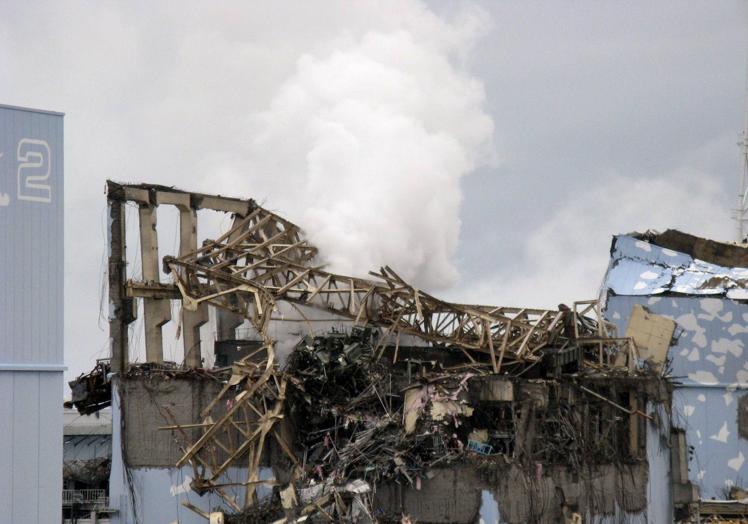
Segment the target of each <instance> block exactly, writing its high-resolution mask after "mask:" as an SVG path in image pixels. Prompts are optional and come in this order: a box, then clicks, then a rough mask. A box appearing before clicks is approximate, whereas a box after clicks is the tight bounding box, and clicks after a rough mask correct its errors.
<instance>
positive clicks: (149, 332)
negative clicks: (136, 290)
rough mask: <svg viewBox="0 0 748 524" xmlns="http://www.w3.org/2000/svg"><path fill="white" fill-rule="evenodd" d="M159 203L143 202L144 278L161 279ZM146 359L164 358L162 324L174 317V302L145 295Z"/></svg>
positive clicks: (141, 242)
mask: <svg viewBox="0 0 748 524" xmlns="http://www.w3.org/2000/svg"><path fill="white" fill-rule="evenodd" d="M156 209H157V208H156V206H154V205H151V204H140V209H139V215H140V253H141V261H142V266H143V281H144V282H146V283H150V282H159V267H160V264H159V259H158V234H157V232H156ZM143 311H144V314H145V358H146V362H162V361H163V360H164V347H163V338H162V336H161V326H163V325H164V324H166V323H167V322H168V321H170V320H171V301H170V300H169V299H162V298H144V299H143Z"/></svg>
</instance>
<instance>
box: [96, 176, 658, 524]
mask: <svg viewBox="0 0 748 524" xmlns="http://www.w3.org/2000/svg"><path fill="white" fill-rule="evenodd" d="M110 186H111V187H110V201H112V200H115V201H117V202H123V201H131V200H132V201H137V202H139V203H140V204H141V205H143V206H152V201H155V202H158V201H159V198H160V196H159V195H161V194H163V193H169V191H170V190H169V189H168V188H161V187H156V186H153V187H151V186H148V187H136V186H119V185H116V184H113V183H110ZM144 191H145V193H143V192H144ZM172 193H174V191H172ZM118 195H119V196H118ZM128 195H130V196H128ZM177 197H180V198H181V197H185V194H181V193H180V194H177V195H176V196H175V195H170V198H172V199H174V198H177ZM117 198H119V200H116V199H117ZM210 198H213V197H210V196H209V195H195V194H191V196H188V197H187V198H186V199H185V198H183V200H185V202H186V203H187V204H189V205H190V206H192V202H193V200H194V201H199V202H203V203H205V202H211V203H212V204H213V205H216V206H217V205H219V204H220V205H221V206H226V207H227V209H228V208H229V207H230V208H231V210H232V212H233V213H234V225H233V227H232V228H231V229H230V230H229V231H227V232H226V233H225V234H223V235H221V236H220V237H219V238H217V239H214V240H205V241H204V242H203V243H202V245H201V246H202V247H199V248H195V249H181V248H180V256H178V257H173V256H167V257H165V258H164V260H163V268H164V271H166V272H167V273H169V274H171V276H172V278H173V282H174V285H173V286H171V285H168V284H159V285H158V286H153V285H146V284H147V283H145V284H144V283H137V282H129V283H127V293H129V296H142V297H143V298H144V300H145V301H146V302H147V303H149V304H151V308H152V309H154V310H155V308H156V307H157V306H158V304H159V301H164V300H170V299H173V298H176V297H178V298H179V299H180V300H181V305H182V310H183V313H190V314H194V315H196V316H200V315H203V314H204V313H205V308H206V306H208V305H210V306H213V307H215V308H217V309H219V310H221V312H222V313H226V312H228V313H230V314H231V315H233V316H234V317H235V318H237V319H239V320H238V322H237V325H238V324H240V323H241V321H242V320H243V319H246V320H248V321H249V322H250V324H251V326H252V337H251V338H252V340H251V341H249V340H248V341H243V342H241V343H240V342H239V341H236V340H230V341H228V343H230V344H232V346H231V347H226V348H224V349H225V351H224V349H222V350H221V351H220V356H221V361H220V362H221V364H224V365H225V366H224V367H222V368H219V369H214V370H209V371H208V370H197V369H194V368H195V367H196V366H195V362H196V361H197V362H199V360H200V359H199V358H197V357H196V356H195V355H194V354H193V355H190V357H189V362H191V363H192V364H191V365H190V364H188V366H187V368H188V369H186V370H183V369H170V368H164V367H163V364H162V363H161V362H156V363H153V364H148V365H141V366H133V367H131V368H130V369H129V371H127V372H128V373H163V374H169V373H187V372H194V373H204V374H208V375H209V376H211V377H212V378H214V379H215V380H218V381H219V382H220V383H221V384H222V388H221V391H220V393H219V394H218V395H217V396H216V397H215V398H214V399H213V400H212V401H211V402H210V403H209V405H208V406H207V407H206V408H205V409H204V410H203V411H202V413H201V414H200V417H199V420H194V421H192V422H191V423H190V424H177V423H175V422H174V421H173V417H172V421H171V422H169V424H168V425H166V426H164V429H165V430H169V431H172V432H174V436H175V438H177V439H178V440H179V441H180V444H181V446H182V448H183V449H184V453H183V455H182V456H181V457H180V458H179V460H178V461H176V466H177V467H182V466H186V465H189V466H191V467H192V470H193V471H192V478H193V479H194V480H193V481H192V488H193V489H194V490H195V491H196V492H198V493H200V494H204V493H208V492H210V493H213V494H215V495H217V496H218V497H219V498H220V499H221V500H222V501H223V503H224V504H225V505H226V506H228V507H231V508H232V509H233V513H231V514H227V515H226V522H227V523H234V524H237V523H243V522H272V521H275V522H279V523H280V522H287V523H295V522H304V521H310V522H318V521H334V522H362V523H363V522H377V521H385V520H387V519H389V520H390V521H392V520H395V521H396V520H400V521H401V522H413V521H414V520H413V519H412V518H411V517H409V516H406V515H400V514H399V513H398V514H396V515H389V516H382V515H381V514H379V513H378V512H377V508H375V507H374V496H375V494H376V492H377V489H378V487H379V486H382V485H383V484H387V483H395V484H399V485H402V486H412V487H414V488H415V489H417V490H418V489H422V488H423V486H424V484H425V481H426V480H428V479H431V478H433V476H434V471H436V470H438V469H440V468H446V467H449V466H450V465H452V464H455V463H470V464H475V466H476V467H485V468H489V467H490V466H495V465H497V464H511V465H512V466H513V467H515V466H516V467H517V468H520V469H521V470H523V471H525V472H526V474H527V478H528V479H529V481H532V482H535V483H540V482H541V481H542V480H543V476H544V475H546V474H547V471H548V469H547V468H548V466H551V465H559V466H563V467H565V468H568V469H569V470H570V471H571V472H572V473H573V474H577V473H581V472H583V471H585V470H589V469H590V467H591V466H595V465H599V464H616V465H618V464H629V463H637V462H640V461H644V460H646V456H644V455H643V454H642V450H643V449H644V446H643V445H642V442H643V440H642V439H644V438H645V437H644V435H645V433H646V432H644V431H639V424H640V419H642V418H651V417H649V415H647V414H645V413H643V412H641V411H640V410H639V409H638V408H637V407H636V406H645V405H646V403H647V402H649V401H655V402H656V401H658V400H660V399H658V398H657V395H658V394H660V393H659V392H660V391H662V390H663V389H664V388H658V387H656V384H659V381H662V380H663V378H662V377H661V376H659V375H658V374H655V373H653V372H652V370H651V369H650V368H649V367H648V366H642V365H640V364H641V363H640V361H639V358H638V357H639V355H638V353H637V351H636V345H635V344H634V343H633V341H632V339H631V338H625V337H623V338H622V337H618V336H617V333H616V330H615V328H614V326H612V325H611V324H610V323H608V322H606V321H605V320H604V319H603V318H602V316H601V314H600V307H599V304H598V303H597V301H594V300H593V301H582V302H576V303H574V304H573V305H572V307H568V306H565V305H560V306H559V307H558V309H555V310H546V309H529V308H510V307H496V306H486V305H466V304H457V303H451V302H447V301H444V300H441V299H438V298H436V297H434V296H431V295H429V294H427V293H425V292H423V291H422V290H420V289H417V288H416V287H414V286H412V285H411V284H409V283H408V282H406V281H405V280H404V279H402V278H401V277H400V276H399V275H398V274H397V273H396V272H395V271H394V270H393V269H392V268H390V267H388V266H384V267H382V268H380V269H379V271H377V272H371V273H370V278H366V279H365V278H356V277H352V276H348V275H340V274H335V273H331V272H328V271H326V270H325V269H324V268H323V267H320V266H319V265H318V262H317V256H318V255H319V251H318V249H317V248H316V247H315V246H314V245H312V244H311V243H310V242H309V241H308V239H307V238H305V236H304V234H303V231H302V230H301V228H299V227H298V226H297V225H295V224H293V223H291V222H289V221H287V220H285V219H283V218H281V217H280V216H278V215H276V214H274V213H272V212H270V211H268V210H266V209H264V208H263V207H261V206H259V205H257V203H256V202H254V201H252V200H247V201H226V202H223V201H222V202H218V199H214V200H209V199H210ZM187 204H185V205H187ZM141 234H143V229H142V228H141ZM146 234H150V232H149V230H148V228H146ZM114 262H117V261H114ZM151 262H152V261H150V260H149V264H150V263H151ZM144 265H145V264H144ZM123 285H124V284H123ZM118 291H120V292H121V291H122V290H120V289H119V288H118ZM119 295H120V296H124V293H120V294H119ZM121 302H122V303H120V304H119V306H120V307H125V306H126V305H127V304H126V303H125V302H124V301H121ZM281 302H283V303H287V304H292V305H294V307H297V308H298V307H301V306H304V307H310V308H317V309H320V310H323V311H326V312H328V313H330V314H333V315H335V316H336V317H339V318H344V319H347V320H348V322H347V324H346V326H345V327H342V328H340V329H333V330H329V331H327V332H317V333H315V334H314V335H312V334H311V331H312V330H311V329H310V330H309V334H307V335H306V336H302V337H300V340H299V342H298V343H297V344H296V345H295V347H293V349H292V350H291V351H290V354H289V355H288V356H287V358H286V359H285V361H284V362H281V361H279V359H277V358H276V348H275V344H276V340H274V339H273V337H272V336H271V334H272V333H273V330H272V329H270V328H269V326H270V324H271V320H272V314H273V312H274V311H278V304H279V303H281ZM153 318H155V320H153ZM185 318H186V317H185ZM206 318H207V317H206ZM152 320H153V322H152V323H154V324H158V322H160V321H161V320H163V319H160V318H156V317H152ZM198 320H199V319H192V321H191V322H192V326H193V327H194V326H197V325H198ZM120 324H122V325H126V323H123V321H120ZM118 325H119V324H118ZM645 331H646V330H639V331H638V332H637V333H644V332H645ZM646 333H647V334H648V336H649V339H648V340H650V339H651V340H654V339H656V340H657V341H658V343H659V344H660V346H661V344H662V343H664V342H663V341H666V340H667V341H668V342H669V339H668V338H667V336H666V334H664V335H663V334H662V333H661V332H660V331H657V332H656V333H655V330H649V331H646ZM159 334H160V332H159ZM655 335H656V336H655ZM671 335H672V333H671ZM637 336H639V335H638V334H637ZM193 338H195V337H193ZM157 339H158V337H151V338H150V342H149V340H146V350H147V352H148V351H150V354H152V355H158V354H159V352H161V348H158V347H154V344H155V342H154V341H155V340H157ZM650 345H653V344H650ZM120 346H122V344H120ZM660 346H657V349H656V350H654V349H651V348H649V349H650V353H657V352H658V351H660V350H661V347H660ZM123 347H124V346H123ZM665 349H666V348H665ZM120 353H123V352H122V351H120ZM197 353H198V354H199V350H198V351H197ZM657 355H659V353H657ZM121 356H122V355H121V354H120V355H119V357H118V359H117V362H118V364H117V365H118V366H120V367H122V366H123V363H122V358H120V357H121ZM198 356H199V355H198ZM157 360H158V359H157ZM229 364H230V365H229ZM104 375H105V374H104ZM624 406H630V408H626V407H624ZM165 416H168V413H167V414H166V415H165ZM268 455H272V457H273V459H272V467H273V470H274V478H272V479H267V480H263V479H261V478H260V475H259V468H260V464H261V462H262V460H263V457H266V458H267V456H268ZM228 468H244V469H245V470H246V472H247V473H246V480H244V479H239V480H235V479H234V480H232V481H231V482H227V481H226V479H225V478H223V477H222V474H223V473H224V472H226V471H227V470H228ZM489 469H490V468H489ZM276 479H277V480H276ZM261 484H265V486H266V487H267V488H268V489H270V491H271V494H270V495H269V496H267V497H265V498H260V497H259V496H258V491H257V487H258V486H259V485H261ZM227 486H233V487H234V488H241V489H243V490H245V492H244V493H245V496H244V497H243V498H241V499H240V498H236V497H232V496H230V495H229V494H228V493H227V492H226V491H225V488H226V487H227ZM192 509H194V508H192ZM198 513H199V511H198ZM204 513H205V512H203V513H202V514H204ZM203 516H205V515H203Z"/></svg>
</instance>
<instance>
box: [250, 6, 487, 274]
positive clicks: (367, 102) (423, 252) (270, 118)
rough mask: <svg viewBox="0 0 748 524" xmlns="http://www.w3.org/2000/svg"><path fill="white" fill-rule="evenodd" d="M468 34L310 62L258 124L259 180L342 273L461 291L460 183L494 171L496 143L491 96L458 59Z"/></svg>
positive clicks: (350, 42) (343, 48)
mask: <svg viewBox="0 0 748 524" xmlns="http://www.w3.org/2000/svg"><path fill="white" fill-rule="evenodd" d="M461 24H462V25H461V26H460V28H459V29H455V28H454V27H451V28H449V27H447V26H443V25H442V26H438V27H436V28H431V31H430V34H428V35H418V34H416V33H414V32H413V31H408V30H398V31H393V32H388V33H384V32H369V33H366V34H364V35H363V36H362V37H361V38H359V39H345V40H347V41H345V42H342V43H341V44H340V45H339V47H336V48H335V49H334V50H333V51H332V52H329V53H327V54H325V55H321V56H318V55H313V54H305V55H303V56H302V57H301V58H300V59H299V60H298V63H297V66H296V71H295V72H294V74H293V75H292V76H291V77H290V78H289V79H288V80H286V81H285V82H284V83H283V85H282V86H281V87H280V89H279V91H278V93H277V95H276V96H275V97H274V98H273V100H272V102H271V103H270V107H269V109H267V110H266V111H262V112H260V113H258V114H256V115H255V116H254V118H253V124H254V129H256V132H257V135H256V136H254V137H253V138H252V139H251V141H250V145H251V149H250V153H251V158H250V163H251V164H253V169H252V172H253V173H261V175H260V176H261V177H262V178H261V180H262V181H263V182H264V185H263V186H262V187H263V190H264V193H265V194H267V196H268V204H269V205H270V206H280V207H281V209H282V211H283V213H284V214H285V215H286V216H290V217H292V218H293V219H295V220H298V222H299V223H300V224H301V225H302V226H303V227H305V228H306V230H307V232H308V234H309V235H310V237H311V240H312V242H314V243H315V244H316V245H318V246H319V247H320V248H321V255H322V257H323V260H324V261H325V262H328V263H329V267H330V269H331V270H333V271H337V272H342V273H344V274H353V275H356V274H358V275H366V273H367V272H368V271H369V270H371V269H376V268H378V267H379V266H380V265H383V264H389V265H391V266H392V267H393V268H396V270H397V271H399V272H401V275H402V276H403V277H405V278H406V279H413V280H414V281H415V282H416V283H417V284H418V285H421V286H425V287H429V288H439V287H445V286H447V285H450V284H452V283H453V282H454V281H455V279H456V276H457V271H456V269H455V267H454V264H453V262H452V257H453V255H454V253H455V249H456V247H457V242H458V237H459V232H460V218H459V215H460V204H461V201H462V196H461V191H460V179H461V178H462V177H463V176H465V175H467V174H469V173H470V172H471V171H472V170H474V169H475V168H476V167H478V166H479V165H481V164H482V163H486V162H490V161H491V160H492V154H491V151H492V149H491V147H492V137H493V122H492V120H491V118H490V116H489V115H488V114H487V113H486V112H485V110H484V109H483V105H484V100H485V94H484V91H483V86H482V84H481V83H480V82H479V81H478V80H477V79H475V78H473V77H471V76H470V75H469V73H468V72H467V71H465V70H464V69H462V68H460V67H458V66H457V65H456V61H455V59H454V57H455V56H457V55H460V54H463V53H465V52H467V51H468V50H469V47H470V45H471V42H472V37H473V36H475V33H476V32H477V31H479V27H480V26H479V24H476V23H475V20H474V19H468V20H463V21H462V22H461ZM466 25H467V26H469V27H468V29H466V28H465V26H466ZM455 33H457V34H462V35H463V37H462V38H454V34H455ZM254 129H253V130H254ZM255 180H257V178H255Z"/></svg>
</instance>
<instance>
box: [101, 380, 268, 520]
mask: <svg viewBox="0 0 748 524" xmlns="http://www.w3.org/2000/svg"><path fill="white" fill-rule="evenodd" d="M219 389H220V385H217V383H215V382H213V381H209V380H199V379H191V380H189V379H174V380H170V379H168V378H166V379H165V378H164V377H162V376H161V377H158V378H153V379H148V378H146V377H136V378H124V379H123V378H120V377H115V379H114V384H113V388H112V469H111V474H110V477H109V498H110V506H111V507H112V508H114V509H117V510H118V514H117V515H115V516H114V517H113V519H112V522H113V524H151V523H153V524H173V523H174V522H178V523H179V524H205V522H206V521H205V519H204V518H202V517H200V516H198V515H196V514H195V513H194V512H192V511H190V510H189V509H187V508H185V507H184V506H182V502H183V501H187V502H189V503H191V504H194V505H195V506H197V507H199V508H201V509H202V510H203V511H210V510H212V509H221V508H222V509H223V510H226V511H228V510H229V509H230V508H229V507H228V506H227V504H226V503H225V502H224V501H223V500H222V499H221V497H219V496H218V495H215V494H206V495H203V496H199V495H197V493H195V492H194V491H193V490H192V489H191V487H190V482H191V481H192V479H193V478H194V472H193V471H192V468H191V467H189V466H185V467H182V468H175V467H174V466H173V465H174V463H175V462H176V461H177V459H178V458H179V457H180V456H181V451H180V449H179V445H180V441H179V440H178V439H175V436H174V435H173V434H172V432H171V431H159V430H158V427H159V426H162V425H168V424H170V422H167V421H165V420H164V419H163V418H162V416H161V413H160V411H159V410H158V406H162V407H163V406H169V408H170V410H172V411H173V412H174V413H175V415H176V417H177V420H178V422H179V423H191V422H194V421H195V420H198V418H197V414H198V413H199V412H200V411H201V410H202V408H203V407H204V406H205V405H206V404H207V403H208V402H210V400H211V399H212V398H213V397H214V396H215V394H216V393H217V392H218V390H219ZM193 417H194V418H193ZM123 437H124V439H123ZM126 457H127V458H126ZM129 459H131V461H130V460H129ZM126 465H128V466H126ZM271 477H272V472H271V470H270V469H269V468H263V469H261V471H260V478H262V479H266V478H271ZM246 478H247V470H246V469H245V468H230V469H229V470H228V471H227V473H226V475H224V476H223V477H222V478H221V482H241V481H244V480H246ZM225 491H226V493H228V494H229V495H231V496H233V497H236V498H237V501H238V503H239V504H242V501H243V500H244V489H243V488H231V487H229V488H225ZM267 493H269V490H268V489H265V488H260V489H258V496H260V497H262V496H264V495H266V494H267Z"/></svg>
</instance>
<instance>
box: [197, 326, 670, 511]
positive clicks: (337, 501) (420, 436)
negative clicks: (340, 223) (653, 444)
mask: <svg viewBox="0 0 748 524" xmlns="http://www.w3.org/2000/svg"><path fill="white" fill-rule="evenodd" d="M585 322H589V319H586V320H585ZM394 349H395V348H392V347H385V346H383V345H382V334H381V331H380V330H377V329H372V328H370V327H366V328H363V327H354V328H353V329H351V330H350V332H341V331H332V332H330V333H326V334H324V335H319V336H307V337H304V338H303V339H302V340H301V341H300V342H299V344H298V345H297V346H296V347H295V349H294V350H293V351H292V352H291V354H290V355H289V356H288V359H287V361H286V364H285V366H283V367H282V368H281V367H279V368H277V371H276V372H275V375H273V376H274V379H273V380H279V381H282V382H283V383H285V384H287V387H286V389H285V397H284V399H283V408H282V409H281V410H277V409H276V410H275V411H276V412H278V413H282V421H280V419H279V421H280V425H281V426H283V427H284V429H285V430H284V431H277V432H276V431H275V430H273V431H271V432H270V433H274V434H275V435H276V437H277V438H278V437H280V434H286V435H290V437H288V438H286V439H283V438H279V440H278V443H279V444H280V446H281V447H282V448H283V451H284V452H285V453H286V464H287V470H286V471H284V472H276V480H277V479H280V478H287V479H288V483H287V484H284V485H276V486H275V487H274V488H273V493H272V495H271V496H270V497H267V498H265V499H264V500H257V501H255V503H254V504H253V505H248V506H247V507H245V508H244V509H243V510H242V511H241V512H238V513H237V514H236V515H234V516H233V517H231V519H229V522H237V523H239V522H271V521H275V520H278V521H279V522H301V521H304V520H305V519H310V518H311V519H312V520H313V521H314V519H317V518H319V519H320V521H329V519H334V520H336V521H342V522H346V521H347V522H375V521H377V522H387V521H390V520H394V521H399V520H400V516H398V515H387V514H386V513H385V512H383V511H382V510H381V509H380V508H377V507H376V506H375V505H373V501H374V493H375V491H376V488H377V486H379V485H382V483H386V482H395V483H399V484H403V485H407V486H411V487H413V488H414V489H420V488H421V485H422V482H424V481H425V480H426V479H429V478H431V477H432V476H433V474H434V472H435V471H437V470H438V469H439V468H443V467H448V466H449V465H450V464H453V463H455V462H459V461H462V462H468V463H472V464H474V465H475V466H476V467H480V468H484V469H485V468H490V467H505V466H508V465H510V464H513V465H519V466H520V467H522V468H525V469H526V470H527V471H528V472H534V471H535V469H536V468H537V467H538V464H544V465H546V466H550V465H554V464H560V465H563V466H565V467H567V468H569V469H570V471H572V472H576V473H583V472H584V471H585V470H586V469H588V468H589V467H591V466H593V465H595V464H611V463H621V464H626V463H636V462H637V461H639V460H641V459H642V457H641V455H640V454H639V453H640V451H641V450H640V449H639V447H640V443H639V442H636V443H634V448H633V449H632V448H631V447H630V446H631V445H632V444H631V436H630V432H631V424H634V425H637V426H638V424H639V423H640V422H639V420H640V419H645V418H650V417H649V415H647V414H645V413H643V412H641V411H638V410H636V409H633V410H632V409H629V408H627V407H624V406H623V405H622V404H624V403H625V404H626V405H627V406H630V405H632V403H633V404H636V402H632V401H634V400H635V399H637V396H641V398H642V400H643V399H645V398H646V395H647V391H646V388H647V387H651V381H650V379H651V378H652V374H651V372H650V371H648V370H646V369H641V370H638V371H636V372H629V371H628V369H627V368H623V369H621V368H614V367H612V366H611V367H609V368H608V369H607V371H606V372H605V373H601V371H600V366H599V365H597V364H595V365H592V366H585V365H584V363H582V367H577V368H575V370H574V372H570V373H565V374H563V375H561V376H557V373H558V366H557V362H556V361H555V360H554V359H545V360H541V362H540V364H538V365H534V364H529V365H526V366H524V367H523V368H521V369H520V368H518V367H517V368H515V369H514V371H513V373H508V372H507V373H505V374H501V375H497V374H495V373H493V371H492V368H491V364H490V362H484V363H481V362H471V361H470V359H468V358H467V357H466V356H465V355H464V354H462V353H461V352H460V351H459V350H456V349H452V350H450V349H447V348H444V349H441V350H440V351H439V352H434V351H433V349H432V348H429V347H417V346H415V347H400V348H397V349H398V353H399V356H400V357H402V356H403V355H408V354H413V355H418V354H421V357H425V358H427V359H428V360H419V359H416V358H399V357H398V358H393V357H394ZM555 353H557V352H555ZM549 354H554V352H550V353H549ZM582 355H584V352H582ZM429 358H430V359H429ZM250 360H251V357H250V358H246V359H243V360H242V361H240V362H239V363H237V365H236V366H235V368H237V369H241V368H245V369H252V370H255V371H256V370H260V369H266V364H265V363H262V362H261V363H253V364H251V365H250V364H249V361H250ZM456 362H457V363H456ZM248 366H249V367H248ZM235 373H236V371H235ZM234 377H236V374H234ZM281 377H282V378H281ZM236 380H237V379H236V378H233V379H231V380H229V381H228V383H229V384H230V383H231V382H236ZM250 383H252V381H251V380H250V381H248V382H247V384H250ZM244 391H245V389H244V388H243V386H241V385H239V387H233V386H232V389H231V393H232V394H234V395H236V397H235V398H239V397H241V398H244V397H243V393H244ZM656 394H657V393H656V391H653V392H652V397H654V396H656ZM277 400H278V397H277V396H275V395H274V394H273V395H270V396H269V397H268V398H266V399H264V400H263V403H264V404H268V405H270V404H271V403H272V402H273V401H277ZM261 419H262V417H261ZM208 449H210V447H207V448H206V449H205V451H207V450H208ZM258 453H259V451H258ZM207 455H209V454H207ZM193 457H194V458H197V457H198V455H193ZM277 466H278V461H277V460H276V461H275V463H274V469H277ZM210 487H211V480H207V481H205V483H204V484H203V488H204V489H210Z"/></svg>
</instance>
